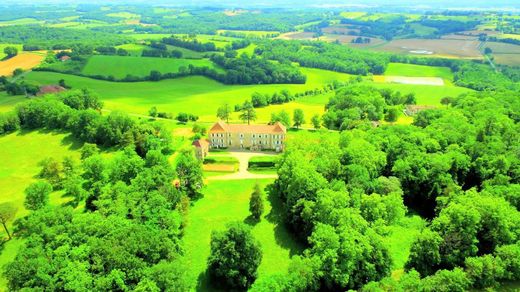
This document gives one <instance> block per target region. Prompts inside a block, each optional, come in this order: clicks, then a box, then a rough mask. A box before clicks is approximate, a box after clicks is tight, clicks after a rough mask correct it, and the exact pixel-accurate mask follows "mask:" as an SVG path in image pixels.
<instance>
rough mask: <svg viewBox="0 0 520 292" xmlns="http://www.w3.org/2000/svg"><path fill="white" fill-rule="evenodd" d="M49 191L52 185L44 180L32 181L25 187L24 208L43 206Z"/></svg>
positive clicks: (32, 208) (33, 208) (30, 208)
mask: <svg viewBox="0 0 520 292" xmlns="http://www.w3.org/2000/svg"><path fill="white" fill-rule="evenodd" d="M51 192H52V186H51V184H49V183H48V182H46V181H38V182H35V183H32V184H31V185H29V187H27V189H25V202H24V206H25V208H27V209H28V210H33V211H34V210H38V209H41V208H43V207H45V205H47V203H48V202H49V195H50V193H51Z"/></svg>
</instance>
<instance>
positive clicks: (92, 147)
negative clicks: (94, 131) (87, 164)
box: [81, 143, 99, 160]
mask: <svg viewBox="0 0 520 292" xmlns="http://www.w3.org/2000/svg"><path fill="white" fill-rule="evenodd" d="M98 153H99V148H98V147H97V145H96V144H91V143H85V145H83V147H81V160H85V159H87V158H89V157H90V156H93V155H95V154H98Z"/></svg>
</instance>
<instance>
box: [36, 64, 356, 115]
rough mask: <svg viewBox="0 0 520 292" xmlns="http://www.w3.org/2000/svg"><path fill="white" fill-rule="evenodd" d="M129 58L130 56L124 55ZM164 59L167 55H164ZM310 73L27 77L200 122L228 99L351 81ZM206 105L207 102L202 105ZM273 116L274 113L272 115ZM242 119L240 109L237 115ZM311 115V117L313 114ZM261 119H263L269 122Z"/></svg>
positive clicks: (115, 104)
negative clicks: (223, 77)
mask: <svg viewBox="0 0 520 292" xmlns="http://www.w3.org/2000/svg"><path fill="white" fill-rule="evenodd" d="M123 58H126V57H123ZM161 60H164V59H161ZM301 70H302V72H303V73H304V74H306V75H307V83H306V84H271V85H233V86H229V85H224V84H221V83H218V82H216V81H214V80H212V79H209V78H206V77H202V76H190V77H185V78H179V79H170V80H163V81H159V82H134V83H125V82H108V81H102V80H95V79H90V78H85V77H79V76H73V75H67V74H60V73H50V72H31V73H29V74H27V76H26V79H27V80H30V81H35V82H36V83H39V84H56V83H57V82H58V81H59V80H60V79H64V80H65V81H66V83H67V84H69V85H70V86H72V87H73V88H83V87H87V88H91V89H93V90H94V91H96V92H98V93H99V94H100V96H101V98H102V100H103V102H104V103H105V108H106V109H108V110H116V109H117V110H123V111H127V112H130V113H138V114H147V113H148V110H149V109H150V108H151V107H152V106H157V108H158V110H159V111H165V112H172V113H174V114H177V113H179V112H188V113H194V114H197V115H198V116H199V117H200V120H199V121H200V122H209V123H211V122H214V121H215V119H216V117H215V113H216V110H217V108H218V107H219V106H221V105H222V104H224V103H228V104H230V106H231V107H233V106H234V105H235V104H241V103H243V102H244V101H245V100H249V99H250V97H251V94H252V93H253V92H260V93H269V94H273V93H274V92H279V91H281V90H282V89H287V90H289V91H290V92H292V93H298V92H303V91H305V90H308V89H315V88H321V87H322V86H323V85H325V84H329V83H331V82H332V81H334V80H339V81H347V80H348V79H349V78H350V75H348V74H343V73H337V72H332V71H326V70H319V69H309V68H301ZM201 105H204V106H201ZM269 117H270V115H269ZM233 118H234V119H235V121H238V113H235V114H234V115H233ZM309 118H310V117H309ZM268 121H269V119H268V118H267V119H266V120H258V122H259V123H265V122H268Z"/></svg>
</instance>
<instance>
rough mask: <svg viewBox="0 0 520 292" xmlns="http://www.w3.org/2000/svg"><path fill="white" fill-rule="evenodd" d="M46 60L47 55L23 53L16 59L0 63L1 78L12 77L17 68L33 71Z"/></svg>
mask: <svg viewBox="0 0 520 292" xmlns="http://www.w3.org/2000/svg"><path fill="white" fill-rule="evenodd" d="M44 58H45V55H44V54H41V53H32V52H31V53H29V52H21V53H19V54H18V55H17V56H15V57H12V58H10V59H7V60H5V61H1V62H0V76H2V75H5V76H10V75H12V74H13V71H14V70H15V69H17V68H21V69H23V70H28V69H32V68H34V67H36V66H38V65H39V64H40V63H41V62H42V61H43V59H44Z"/></svg>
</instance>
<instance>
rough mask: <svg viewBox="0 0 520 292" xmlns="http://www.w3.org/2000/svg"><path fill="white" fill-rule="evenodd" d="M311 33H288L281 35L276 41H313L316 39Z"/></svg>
mask: <svg viewBox="0 0 520 292" xmlns="http://www.w3.org/2000/svg"><path fill="white" fill-rule="evenodd" d="M314 35H315V34H314V33H313V32H288V33H284V34H281V35H279V36H278V37H277V39H282V40H315V39H316V37H315V36H314Z"/></svg>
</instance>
